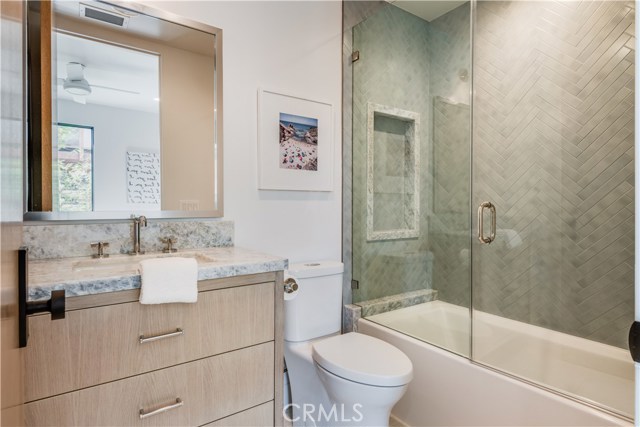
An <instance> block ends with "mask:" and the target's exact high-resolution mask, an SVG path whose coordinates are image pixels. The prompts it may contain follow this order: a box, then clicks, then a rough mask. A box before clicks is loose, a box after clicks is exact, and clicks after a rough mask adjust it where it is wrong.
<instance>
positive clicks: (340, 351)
mask: <svg viewBox="0 0 640 427" xmlns="http://www.w3.org/2000/svg"><path fill="white" fill-rule="evenodd" d="M313 360H314V361H315V362H316V363H317V364H318V365H320V366H321V367H322V368H324V369H325V370H327V371H329V372H331V373H332V374H334V375H337V376H339V377H342V378H344V379H347V380H350V381H355V382H359V383H362V384H368V385H375V386H385V387H395V386H401V385H405V384H408V383H409V381H411V378H412V375H413V365H412V364H411V360H409V358H408V357H407V356H406V355H405V354H404V353H403V352H401V351H400V350H399V349H397V348H396V347H394V346H392V345H391V344H389V343H386V342H384V341H382V340H379V339H378V338H374V337H370V336H368V335H364V334H358V333H355V332H349V333H348V334H344V335H336V336H334V337H331V338H327V339H324V340H320V341H318V342H317V343H314V344H313Z"/></svg>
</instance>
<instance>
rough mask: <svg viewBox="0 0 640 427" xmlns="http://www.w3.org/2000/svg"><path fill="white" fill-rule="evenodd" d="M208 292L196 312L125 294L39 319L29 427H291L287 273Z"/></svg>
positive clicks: (31, 348)
mask: <svg viewBox="0 0 640 427" xmlns="http://www.w3.org/2000/svg"><path fill="white" fill-rule="evenodd" d="M199 290H200V293H199V295H198V302H197V303H196V304H162V305H151V306H149V305H141V304H139V303H138V302H137V298H138V291H122V292H113V293H109V294H99V295H94V296H85V297H75V298H69V299H68V300H67V313H66V318H65V319H63V320H56V321H52V320H51V319H50V318H49V316H46V315H41V316H33V317H31V318H30V324H29V332H30V335H29V343H28V346H27V348H26V352H25V356H26V362H25V363H26V394H27V401H28V403H27V404H26V405H25V413H26V422H27V425H29V426H52V425H61V426H70V425H81V426H91V425H109V426H116V425H126V426H134V425H142V426H145V425H154V426H155V425H158V426H160V425H167V426H177V425H191V426H200V425H205V424H206V425H212V426H222V425H228V426H233V425H261V426H262V425H274V424H275V425H282V418H281V410H280V408H282V360H283V355H282V298H283V297H282V273H281V272H278V273H260V274H255V275H247V276H238V277H233V278H227V279H216V280H207V281H202V282H200V283H199ZM156 337H157V338H159V339H155V338H156ZM149 338H151V340H149ZM177 399H179V400H177ZM166 407H172V409H169V410H167V411H165V412H160V413H157V414H155V415H151V416H146V417H145V416H144V415H145V414H148V413H149V412H152V411H155V410H158V409H162V408H166Z"/></svg>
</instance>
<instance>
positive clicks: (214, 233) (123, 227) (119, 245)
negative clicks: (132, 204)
mask: <svg viewBox="0 0 640 427" xmlns="http://www.w3.org/2000/svg"><path fill="white" fill-rule="evenodd" d="M132 235H133V222H120V223H109V224H60V225H58V224H50V223H48V224H43V225H31V224H29V225H25V226H24V234H23V243H24V245H25V246H28V247H29V258H31V259H48V258H67V257H78V256H90V255H91V254H93V253H94V250H93V249H92V248H91V243H92V242H97V241H102V242H108V243H109V248H108V249H106V250H105V253H110V254H118V253H120V254H124V253H127V252H128V251H130V250H131V249H133V245H132ZM165 237H173V238H175V239H176V240H177V242H176V244H175V245H174V247H176V248H178V249H195V248H213V247H226V246H233V237H234V223H233V221H220V220H189V221H161V220H153V219H150V220H149V221H148V225H147V227H143V228H142V232H141V245H142V249H143V250H145V251H147V252H160V251H162V249H163V248H164V244H163V243H162V242H161V241H160V239H161V238H165Z"/></svg>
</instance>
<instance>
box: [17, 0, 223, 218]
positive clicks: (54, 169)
mask: <svg viewBox="0 0 640 427" xmlns="http://www.w3.org/2000/svg"><path fill="white" fill-rule="evenodd" d="M27 32H28V47H27V55H28V61H29V67H28V85H29V94H30V95H29V103H28V114H29V120H28V123H29V125H28V138H27V140H28V142H27V149H26V152H27V164H28V168H27V175H26V177H25V178H26V185H25V189H26V192H27V194H26V197H25V200H26V204H27V206H26V209H25V210H26V213H25V219H26V220H100V219H119V218H122V219H124V218H129V217H130V215H131V214H134V213H135V214H137V215H140V214H142V215H146V216H147V217H149V218H162V217H164V218H178V217H220V216H222V214H223V209H222V204H223V203H222V202H223V200H222V75H221V69H222V67H221V62H222V61H221V59H222V58H221V53H222V49H221V46H222V31H221V30H220V29H218V28H214V27H210V26H207V25H204V24H201V23H197V22H193V21H190V20H186V19H183V18H181V17H178V16H175V15H172V14H169V13H167V12H164V11H160V10H156V9H152V8H149V7H146V6H142V5H137V4H134V3H131V2H126V3H125V2H109V3H106V2H97V1H81V2H78V1H68V0H55V1H51V2H49V1H42V2H40V1H29V2H28V23H27Z"/></svg>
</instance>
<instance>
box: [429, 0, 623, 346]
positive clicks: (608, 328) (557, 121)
mask: <svg viewBox="0 0 640 427" xmlns="http://www.w3.org/2000/svg"><path fill="white" fill-rule="evenodd" d="M633 22H634V4H633V2H622V1H603V2H592V1H584V2H564V1H560V2H551V1H542V2H541V1H536V2H494V1H480V2H479V3H478V7H477V21H476V24H477V25H476V28H477V30H476V33H475V62H474V73H475V74H474V78H475V80H474V82H475V91H476V96H475V98H474V135H473V136H474V140H473V161H474V167H475V169H474V181H473V185H474V188H473V193H474V201H475V202H476V205H477V203H479V202H480V201H482V200H485V199H486V200H491V201H492V202H494V203H495V204H496V206H497V209H498V228H499V229H502V230H514V231H515V232H517V233H518V235H519V237H520V239H521V240H522V243H521V244H520V245H519V246H518V247H513V248H512V247H509V246H508V245H506V244H505V241H504V238H502V239H500V237H502V236H500V234H499V239H498V241H497V242H495V243H494V244H492V245H490V246H482V247H478V248H477V249H478V250H477V252H476V254H477V256H475V257H474V288H473V292H474V306H475V307H476V308H478V309H480V310H483V311H488V312H491V313H494V314H498V315H501V316H506V317H510V318H513V319H515V320H520V321H525V322H529V323H533V324H535V325H540V326H543V327H548V328H551V329H554V330H559V331H562V332H566V333H570V334H573V335H577V336H581V337H585V338H589V339H594V340H597V341H601V342H605V343H608V344H612V345H616V346H619V347H625V346H626V334H627V330H628V327H629V324H630V322H631V321H632V320H633V296H634V287H633V256H634V254H633V233H634V214H633V212H634V211H633V202H634V199H633V173H634V172H633V169H634V164H633V163H634V161H633V144H634V132H633V126H634V122H633V107H634V100H633V79H634V64H633V60H634V59H633V58H634V57H635V52H634V47H633V46H634V40H633V39H634V35H633ZM515 26H517V28H518V30H517V32H516V33H514V31H513V28H514V27H515ZM437 262H438V258H437V257H436V261H435V263H436V264H437ZM435 287H436V288H438V286H437V285H436V286H435ZM445 294H446V292H442V291H440V295H445Z"/></svg>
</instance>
